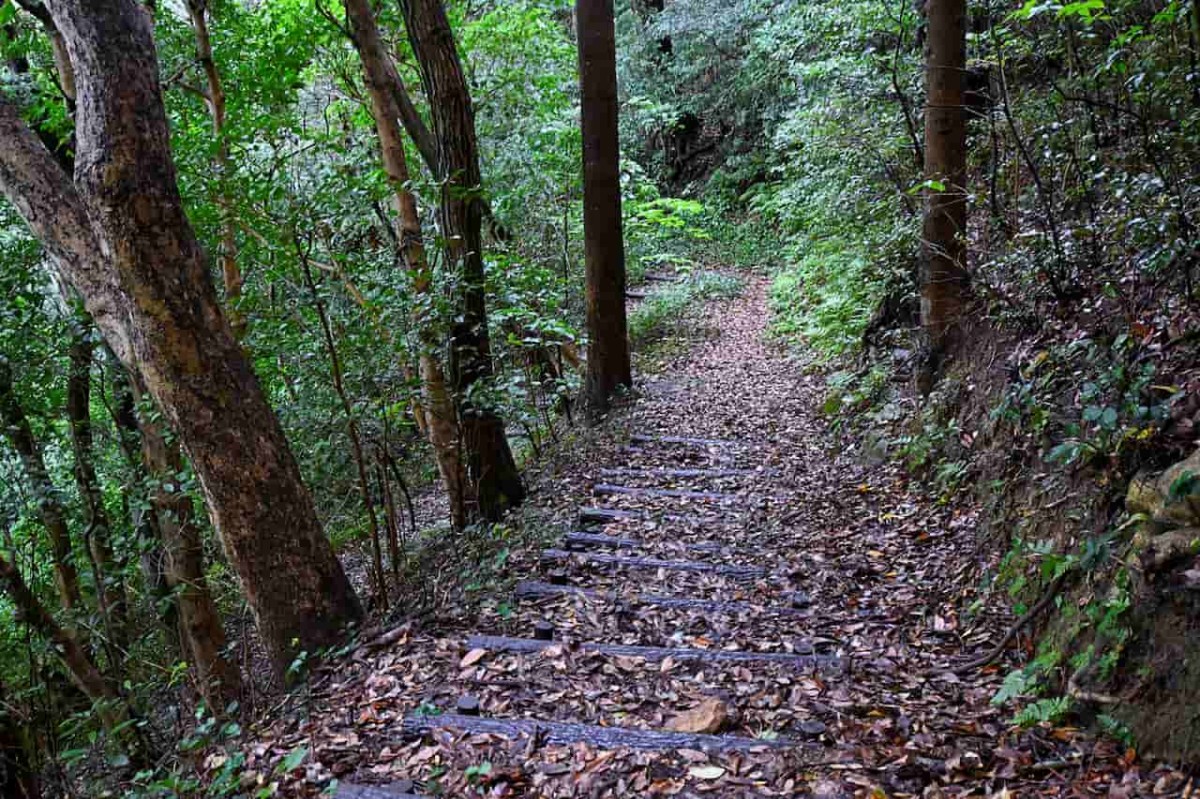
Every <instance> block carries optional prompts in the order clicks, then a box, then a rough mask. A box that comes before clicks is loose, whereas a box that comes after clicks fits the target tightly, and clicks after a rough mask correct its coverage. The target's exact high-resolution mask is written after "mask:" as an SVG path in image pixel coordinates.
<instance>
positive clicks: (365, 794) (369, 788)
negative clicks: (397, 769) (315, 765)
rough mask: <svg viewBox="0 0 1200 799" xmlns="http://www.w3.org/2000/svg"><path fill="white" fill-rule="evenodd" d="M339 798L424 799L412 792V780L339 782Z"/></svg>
mask: <svg viewBox="0 0 1200 799" xmlns="http://www.w3.org/2000/svg"><path fill="white" fill-rule="evenodd" d="M336 796H337V799H423V797H421V796H418V795H417V794H415V793H413V792H412V781H411V780H405V781H404V782H399V783H394V784H393V785H354V784H352V783H349V782H343V783H339V784H338V790H337V794H336Z"/></svg>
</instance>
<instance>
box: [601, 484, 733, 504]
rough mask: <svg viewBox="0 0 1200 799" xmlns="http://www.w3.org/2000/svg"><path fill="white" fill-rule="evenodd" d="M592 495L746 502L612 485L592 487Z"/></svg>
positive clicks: (705, 494) (715, 495)
mask: <svg viewBox="0 0 1200 799" xmlns="http://www.w3.org/2000/svg"><path fill="white" fill-rule="evenodd" d="M592 493H593V494H595V495H596V496H598V497H610V496H623V497H658V498H662V499H696V500H702V501H704V502H720V503H721V504H723V505H730V504H733V503H736V502H745V501H746V497H745V496H743V495H741V494H724V493H720V492H717V491H688V490H684V489H681V488H643V487H641V486H619V485H612V484H610V483H597V484H596V485H595V486H593V487H592Z"/></svg>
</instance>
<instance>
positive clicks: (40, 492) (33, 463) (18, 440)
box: [0, 358, 82, 611]
mask: <svg viewBox="0 0 1200 799" xmlns="http://www.w3.org/2000/svg"><path fill="white" fill-rule="evenodd" d="M0 424H3V425H4V437H5V438H7V439H8V441H9V443H10V444H11V445H12V448H13V449H15V450H16V451H17V454H18V455H19V456H20V458H21V466H22V469H23V470H24V472H25V479H26V480H28V481H29V487H30V489H31V490H32V491H33V497H34V500H35V501H36V502H37V506H38V514H39V515H40V517H41V521H42V526H43V527H45V528H46V534H47V536H49V538H50V550H51V553H52V556H53V558H54V584H55V587H56V588H57V589H58V598H59V602H60V603H61V604H62V606H63V609H64V610H68V611H70V610H75V609H76V608H81V607H82V600H81V598H80V591H79V572H78V571H77V570H76V568H75V558H74V555H73V553H72V551H71V534H70V530H69V529H68V527H67V510H66V508H64V507H63V504H62V499H61V498H60V497H59V494H58V489H57V488H56V487H55V485H54V483H53V482H52V481H51V480H50V473H49V472H48V471H47V470H46V461H45V459H44V458H43V457H42V448H41V446H40V445H39V444H38V441H37V439H35V438H34V437H33V430H32V428H30V426H29V420H28V419H27V418H25V411H24V409H22V408H21V404H20V403H19V402H18V401H17V397H16V393H15V391H14V390H13V374H12V369H11V368H10V367H9V365H8V361H6V360H4V359H3V358H0Z"/></svg>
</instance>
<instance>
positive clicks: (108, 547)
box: [67, 320, 129, 648]
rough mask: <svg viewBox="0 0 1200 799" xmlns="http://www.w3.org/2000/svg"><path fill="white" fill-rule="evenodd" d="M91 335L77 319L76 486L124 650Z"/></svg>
mask: <svg viewBox="0 0 1200 799" xmlns="http://www.w3.org/2000/svg"><path fill="white" fill-rule="evenodd" d="M89 334H90V330H89V329H88V327H87V326H85V324H84V323H82V322H81V321H80V320H75V322H74V323H73V330H72V331H71V346H70V362H71V366H70V374H69V375H68V376H67V422H68V424H69V425H70V429H71V450H72V454H73V455H74V458H75V469H74V473H75V486H76V488H77V489H78V490H79V498H80V500H81V501H82V503H83V523H84V529H85V532H84V536H83V537H84V545H85V546H86V547H87V548H88V550H89V553H90V555H91V558H92V562H93V563H94V564H95V567H96V575H95V576H96V581H97V585H96V592H97V596H98V598H99V601H100V610H101V612H102V614H103V616H104V622H105V627H106V628H107V629H106V632H108V634H109V637H110V638H111V639H112V640H111V643H112V644H114V645H116V646H117V647H118V648H124V647H125V645H126V643H127V642H128V637H127V632H128V631H127V625H128V622H129V604H128V597H127V596H126V594H125V578H124V574H123V573H122V568H121V564H120V563H119V562H118V560H117V558H116V556H115V555H114V554H113V547H112V524H110V522H109V518H108V511H107V510H106V509H105V507H104V492H103V490H102V489H101V487H100V479H99V478H98V477H97V476H96V453H95V448H94V446H93V437H92V413H91V404H92V355H93V352H94V349H95V347H94V345H93V343H92V342H91V341H90V340H89V339H88V336H89Z"/></svg>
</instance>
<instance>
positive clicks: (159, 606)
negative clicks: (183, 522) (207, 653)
mask: <svg viewBox="0 0 1200 799" xmlns="http://www.w3.org/2000/svg"><path fill="white" fill-rule="evenodd" d="M111 360H113V361H114V362H115V361H116V359H115V358H112V359H111ZM112 394H113V424H114V425H115V426H116V429H117V444H118V446H119V447H120V449H121V455H122V456H123V457H124V459H125V466H126V471H127V474H126V478H125V486H124V489H125V490H124V494H125V497H126V513H127V514H128V516H129V522H130V526H131V527H132V528H133V530H134V533H135V535H136V536H137V539H138V542H139V544H138V549H139V551H140V556H139V560H140V565H141V569H142V580H143V582H144V584H145V586H146V588H147V592H148V594H149V598H150V600H151V602H152V603H153V605H154V610H155V615H156V616H157V618H158V621H159V624H160V625H161V626H162V629H163V633H164V634H165V635H166V637H167V642H168V645H169V646H170V647H171V648H172V649H173V650H174V651H175V652H177V653H180V654H182V652H183V651H184V650H183V642H182V641H181V640H180V637H179V612H178V607H177V605H176V602H175V598H174V596H172V592H171V585H170V582H169V581H168V580H167V565H166V564H167V556H166V553H165V552H164V551H163V536H162V531H161V529H160V527H159V523H158V515H157V513H156V511H155V508H154V505H153V498H152V492H151V491H150V489H149V472H148V471H147V469H146V465H145V462H144V460H143V453H142V433H141V430H140V429H139V426H138V417H137V402H136V400H135V399H134V394H133V386H132V385H131V384H130V382H129V378H128V377H127V375H126V374H125V370H124V368H123V367H122V366H121V365H120V363H114V368H113V381H112ZM186 657H187V656H186V655H185V656H184V659H186Z"/></svg>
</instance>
